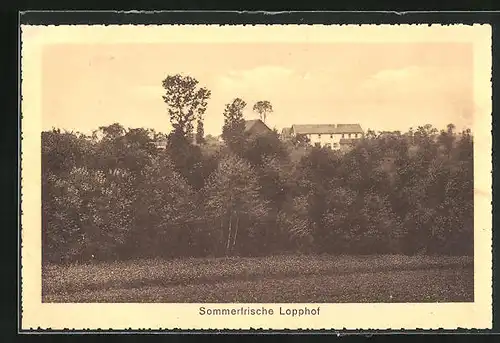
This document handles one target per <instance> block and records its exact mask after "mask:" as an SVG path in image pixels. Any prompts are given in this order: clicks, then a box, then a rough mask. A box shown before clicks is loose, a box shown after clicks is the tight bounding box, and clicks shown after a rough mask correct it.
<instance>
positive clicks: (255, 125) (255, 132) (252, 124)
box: [245, 119, 273, 136]
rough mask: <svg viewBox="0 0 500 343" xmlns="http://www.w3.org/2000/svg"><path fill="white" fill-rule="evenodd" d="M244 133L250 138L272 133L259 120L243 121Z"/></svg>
mask: <svg viewBox="0 0 500 343" xmlns="http://www.w3.org/2000/svg"><path fill="white" fill-rule="evenodd" d="M245 133H246V134H248V135H250V136H260V135H266V134H270V133H273V130H271V129H270V128H269V127H268V126H267V125H266V124H264V122H263V121H262V120H260V119H252V120H245Z"/></svg>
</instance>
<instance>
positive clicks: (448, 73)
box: [22, 25, 491, 324]
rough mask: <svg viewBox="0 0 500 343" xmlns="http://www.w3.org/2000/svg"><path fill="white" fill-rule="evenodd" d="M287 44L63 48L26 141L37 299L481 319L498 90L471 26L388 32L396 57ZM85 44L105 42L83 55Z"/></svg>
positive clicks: (45, 73) (360, 48) (49, 70)
mask: <svg viewBox="0 0 500 343" xmlns="http://www.w3.org/2000/svg"><path fill="white" fill-rule="evenodd" d="M294 27H295V29H296V30H297V31H296V32H297V33H298V34H297V36H296V39H295V40H293V37H289V34H290V32H291V31H287V30H286V29H283V30H282V31H281V32H280V31H279V30H277V28H278V27H274V28H271V27H269V29H268V30H269V34H268V35H269V36H270V37H275V38H276V39H274V40H273V39H264V38H261V37H262V36H263V35H265V32H266V31H265V29H266V28H265V27H261V28H260V30H257V29H256V28H251V27H248V28H245V27H240V29H239V31H238V30H237V27H235V28H233V30H234V31H235V34H234V35H233V36H228V37H232V38H227V39H224V33H223V32H222V30H224V29H225V30H226V31H225V32H229V29H230V28H227V27H226V28H222V27H221V28H216V27H212V28H209V27H205V28H204V29H205V30H206V31H207V32H208V31H210V29H211V30H212V31H210V33H211V34H212V36H210V35H208V34H207V37H208V36H210V37H217V39H213V41H210V40H209V39H207V40H203V39H201V38H199V39H189V37H195V34H194V32H195V31H196V30H195V28H193V31H192V32H191V33H192V34H191V35H190V32H189V30H188V29H187V28H186V29H185V30H186V35H185V37H187V38H186V39H185V40H183V39H182V38H180V37H181V36H180V35H176V32H177V33H178V32H180V31H181V30H182V27H177V28H170V30H171V31H169V29H166V28H163V29H164V31H163V32H165V34H164V35H163V41H162V40H161V39H157V40H152V41H151V42H148V41H145V40H142V41H141V40H140V39H132V38H131V37H130V33H131V32H133V30H134V29H133V26H129V27H128V28H126V27H125V26H124V27H123V28H120V26H115V27H113V26H110V27H100V30H97V29H96V30H95V31H86V32H84V30H83V28H85V27H84V26H81V27H78V26H74V27H73V28H70V27H66V29H65V28H64V26H61V27H55V28H54V27H53V28H52V31H53V32H56V31H58V32H59V33H60V34H61V35H60V36H58V37H59V38H57V39H53V41H50V40H49V41H48V42H46V43H44V44H40V43H39V44H38V54H37V55H36V56H37V61H36V63H37V65H36V68H38V69H39V71H38V74H39V77H38V84H36V87H38V88H37V89H38V91H37V92H38V93H37V95H36V99H35V97H34V96H33V97H31V98H29V96H28V97H23V101H28V100H29V101H33V102H36V103H37V105H36V106H37V113H39V117H38V119H36V120H33V122H36V125H38V127H37V126H33V129H32V130H31V131H28V132H26V129H25V133H24V139H26V136H29V135H31V136H32V138H31V139H32V140H36V139H38V142H36V143H34V144H38V147H37V148H34V151H31V152H30V153H29V154H31V155H35V154H37V153H38V154H39V156H37V157H36V160H34V161H35V163H34V164H36V163H39V165H40V169H36V168H38V167H36V168H35V169H33V172H34V171H36V172H37V173H39V174H38V175H37V176H36V178H34V179H33V184H36V183H37V182H38V191H36V192H38V193H36V192H34V193H32V194H33V195H31V196H32V197H37V196H38V197H39V199H38V200H37V201H38V204H39V208H38V209H36V211H38V213H39V214H37V215H36V216H34V217H32V218H38V219H37V220H39V223H38V228H36V227H33V228H31V227H30V228H29V229H28V228H26V227H25V226H23V231H25V230H29V234H30V235H33V236H36V235H38V236H37V237H36V238H35V239H36V240H35V241H33V242H38V243H34V244H38V248H37V249H38V250H27V249H28V248H27V247H26V245H24V244H23V249H24V251H23V268H24V263H25V262H24V261H26V258H27V257H26V256H27V255H31V254H33V255H36V254H37V251H39V256H37V257H36V258H35V259H36V260H35V264H39V265H37V266H35V267H33V268H38V269H36V270H38V272H39V273H40V276H39V277H38V278H39V280H38V281H37V282H36V285H38V286H37V287H40V289H39V290H38V291H37V292H38V293H36V294H40V299H39V300H37V301H39V302H40V303H41V304H42V305H43V304H51V305H53V304H88V305H90V304H96V303H107V304H117V303H122V304H133V303H142V304H144V303H160V304H198V305H199V306H198V305H197V307H196V308H195V309H193V310H192V311H191V312H192V314H191V315H192V316H195V317H194V318H196V317H198V318H203V317H206V316H212V317H213V316H217V315H218V316H220V315H240V316H245V315H262V316H265V315H269V313H268V312H269V311H271V313H270V314H271V315H273V311H274V315H279V316H284V317H301V316H308V317H310V319H309V320H313V319H314V317H315V316H316V317H319V316H321V314H322V311H323V312H324V313H326V312H325V311H326V310H325V308H324V307H322V305H325V304H377V303H380V304H388V305H389V304H411V303H419V304H422V303H423V304H434V305H437V304H441V303H442V304H453V303H456V304H457V305H458V304H466V303H469V304H471V305H473V304H474V302H475V301H477V299H478V296H479V297H480V296H481V295H478V294H479V293H478V292H481V290H482V289H484V288H481V289H478V288H477V285H478V283H477V280H476V282H475V275H476V277H477V275H479V274H478V273H483V274H481V275H486V281H488V282H490V281H491V276H489V277H488V275H490V274H484V273H485V271H484V266H486V267H488V266H490V267H489V268H490V270H486V273H491V261H488V263H489V264H485V265H483V269H482V270H479V271H478V270H477V268H478V265H479V264H483V262H481V261H482V260H481V261H478V260H477V259H478V256H480V258H486V259H488V258H489V259H491V241H488V237H490V236H484V235H483V236H482V237H483V238H482V241H481V242H480V241H478V236H477V235H475V232H476V233H477V231H478V229H482V230H483V231H485V232H486V231H488V234H490V235H491V219H490V218H491V212H490V211H491V207H482V210H479V209H478V205H477V202H476V201H477V197H478V196H481V197H483V198H481V199H482V200H481V201H482V203H483V204H484V203H488V204H489V202H490V201H491V185H490V183H489V182H491V181H490V180H488V178H490V179H491V155H490V153H491V146H490V145H488V144H491V143H490V140H491V137H490V136H491V133H490V131H489V130H490V129H491V128H490V125H491V117H490V112H488V111H490V108H488V106H491V105H490V104H489V101H490V96H489V95H488V94H486V93H481V92H482V90H484V89H486V90H487V91H490V88H491V85H490V84H489V75H490V70H489V69H488V68H486V70H485V71H484V72H483V74H480V72H478V70H477V69H475V68H477V65H478V62H477V58H478V57H477V56H478V55H477V54H478V52H477V51H478V50H477V47H476V45H475V44H474V43H475V41H474V40H473V39H470V40H469V41H467V39H457V38H456V37H457V36H460V34H457V32H461V31H460V28H461V26H455V27H449V28H444V27H440V26H437V27H436V26H433V27H419V26H414V27H413V28H410V27H409V26H408V27H406V28H405V27H404V26H401V27H400V28H398V27H390V26H389V27H386V29H387V37H388V38H387V39H386V40H385V41H384V40H383V38H381V37H384V34H382V33H381V30H382V29H381V28H380V27H375V26H369V25H364V26H359V27H358V28H352V27H340V26H338V27H337V28H336V31H335V32H336V37H340V36H342V35H343V37H344V39H339V40H336V41H335V40H328V39H323V40H322V39H313V38H311V37H312V35H313V34H312V32H313V31H312V30H313V29H314V26H312V27H310V28H303V27H300V26H294ZM89 28H91V27H90V26H89ZM362 28H364V30H365V31H363V32H367V33H368V34H367V35H364V34H361V31H360V30H361V29H362ZM25 29H26V30H25V31H24V32H23V34H24V37H23V39H24V40H26V41H29V39H32V40H34V39H35V37H36V38H38V39H39V38H40V37H41V36H43V30H42V31H36V30H35V27H26V28H25ZM78 29H82V31H81V35H80V38H82V37H87V38H88V37H95V39H87V40H84V39H78V38H75V39H73V40H72V41H70V40H69V39H70V38H69V37H78V35H77V34H75V33H77V32H78V31H77V30H78ZM196 29H197V30H198V31H196V32H200V31H201V30H203V27H196ZM273 29H274V30H273ZM419 29H420V31H419ZM455 29H456V30H455ZM476 29H477V27H476ZM23 30H24V29H23ZM39 30H40V28H39ZM113 30H114V31H113ZM138 30H139V28H138ZM142 30H144V32H146V30H147V27H143V28H142ZM156 30H157V32H158V36H160V30H161V27H157V28H156ZM218 30H219V31H218ZM252 30H253V31H252ZM301 30H302V31H301ZM317 30H318V36H317V37H328V33H324V34H321V32H323V31H324V30H327V28H323V31H322V30H321V28H317ZM349 30H351V31H349ZM405 30H406V31H405ZM461 30H462V31H463V32H472V31H474V28H473V27H465V28H463V27H462V28H461ZM389 31H390V32H389ZM479 31H481V30H479ZM91 32H95V33H91ZM99 32H102V35H101V34H99ZM107 32H109V36H106V33H107ZM138 32H139V31H138ZM155 32H156V31H155ZM169 32H171V33H170V34H169ZM238 32H239V34H238ZM242 32H248V34H247V35H246V36H245V35H242V34H241V33H242ZM252 32H253V33H252ZM301 32H304V34H301ZM349 32H353V33H352V34H350V33H349ZM391 32H392V33H393V34H392V37H397V39H396V38H394V39H392V40H391V39H390V37H391ZM405 32H416V33H417V34H415V35H414V37H416V38H414V39H412V38H411V37H412V35H411V34H408V35H406V34H405ZM481 32H486V34H483V36H485V38H486V41H487V42H488V43H489V36H488V33H489V31H488V30H486V31H485V30H484V29H483V31H481ZM30 33H31V34H30ZM118 33H120V36H119V37H121V38H116V37H118ZM371 33H373V35H372V36H373V37H375V36H377V37H379V39H375V38H374V39H370V38H369V37H370V34H371ZM138 34H139V33H138ZM37 35H38V36H37ZM46 35H47V37H48V36H50V34H48V33H47V34H46ZM72 35H73V36H72ZM238 35H239V36H240V37H242V38H241V39H238V38H237V37H238ZM349 35H351V36H352V37H353V38H352V39H349V37H351V36H349ZM53 36H54V37H55V36H56V35H53ZM139 36H140V34H139ZM285 36H287V37H289V38H288V39H281V41H280V39H279V37H285ZM334 36H335V35H334ZM465 36H467V35H465ZM469 36H471V35H469ZM469 36H467V37H469ZM61 37H62V38H61ZM106 37H111V38H109V39H108V38H106ZM112 37H115V38H114V40H113V38H112ZM142 37H144V35H142ZM165 37H167V38H165ZM168 37H170V38H171V39H168ZM173 37H176V38H175V39H174V38H173ZM245 37H255V39H246V38H245ZM257 37H258V38H257ZM405 37H408V38H405ZM301 38H302V39H301ZM27 49H28V48H27ZM488 49H490V46H488V45H487V46H486V50H484V51H481V53H483V54H486V55H487V54H489V53H490V51H489V50H488ZM30 56H31V57H26V58H28V59H29V58H31V60H32V61H33V63H35V58H34V57H33V56H34V55H30ZM23 57H24V55H23ZM490 63H491V62H490ZM485 66H486V67H487V65H485ZM33 68H34V67H33ZM483 69H484V68H483ZM24 71H25V70H22V72H23V76H22V77H23V80H25V79H30V74H29V73H28V72H27V71H26V75H24ZM478 75H486V76H487V78H486V77H485V78H484V79H482V80H481V82H483V83H484V84H482V85H480V87H482V88H480V89H479V88H478V81H477V77H478ZM32 81H33V82H35V81H36V80H35V79H33V80H32ZM485 82H487V83H485ZM23 89H24V88H23ZM33 89H35V88H33ZM33 92H34V91H33ZM33 92H32V93H30V94H35V93H33ZM478 94H479V97H478ZM481 95H484V96H483V97H481ZM478 98H479V99H483V100H484V99H486V102H483V103H478V100H477V99H478ZM481 101H482V100H481ZM29 106H30V105H27V106H26V107H24V105H23V108H26V109H27V110H29V108H31V107H29ZM33 108H34V107H33ZM33 118H34V117H33ZM23 120H24V121H28V120H32V118H28V117H27V115H26V114H25V115H24V118H23ZM487 130H488V131H487ZM478 137H479V138H478ZM478 144H479V147H478ZM27 149H28V148H27V147H26V146H25V147H24V150H27ZM23 154H24V157H26V154H25V153H24V152H23ZM478 154H479V155H483V156H482V157H481V156H479V155H478ZM31 155H30V156H31ZM478 160H479V161H480V163H483V166H484V163H485V162H484V161H486V164H485V165H486V169H485V168H484V167H483V168H481V169H478V166H477V163H478ZM481 161H482V162H481ZM24 168H26V167H24ZM30 168H31V167H30ZM488 168H489V169H488ZM478 173H479V174H478ZM478 176H480V177H482V178H485V179H486V181H484V182H482V181H478ZM25 179H26V177H25ZM24 182H26V181H24ZM481 182H482V183H481ZM37 194H38V195H37ZM24 196H26V193H24ZM475 199H476V200H475ZM33 204H36V202H34V203H33ZM485 210H486V213H485ZM33 211H35V210H33ZM477 211H482V212H481V213H482V214H483V215H486V217H484V216H483V221H482V222H479V223H482V224H480V225H482V226H480V227H477V225H478V221H477V213H478V212H477ZM23 214H24V215H25V216H27V211H23ZM475 218H476V220H475ZM30 220H31V219H30ZM33 220H34V219H33ZM26 236H27V234H26V232H23V240H25V238H26ZM485 237H486V238H485ZM490 239H491V238H490ZM28 244H30V243H29V242H28ZM479 244H481V245H479ZM478 249H480V250H481V251H482V255H478ZM478 262H480V263H478ZM479 268H481V267H479ZM28 271H29V270H28ZM34 273H35V272H34ZM35 274H36V273H35ZM488 278H489V279H488ZM26 282H28V281H23V283H26ZM489 288H490V290H489V292H491V284H490V286H489ZM485 294H486V293H485ZM486 296H487V294H486ZM487 300H488V299H487ZM489 300H491V299H489ZM262 304H280V305H279V306H277V307H275V308H274V310H273V309H271V310H270V309H269V308H268V307H266V306H264V305H262ZM287 304H289V305H290V306H288V305H287ZM297 304H300V306H298V305H297ZM179 306H180V305H179ZM228 306H229V307H228ZM394 315H396V313H394ZM486 315H488V314H486ZM490 315H491V314H490ZM94 316H98V313H97V314H94ZM179 316H180V314H179ZM337 316H340V315H339V314H337ZM324 319H325V320H326V318H324ZM264 320H265V319H264ZM267 320H269V319H267ZM191 324H193V323H191ZM437 324H438V323H437Z"/></svg>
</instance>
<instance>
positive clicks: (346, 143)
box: [282, 124, 364, 150]
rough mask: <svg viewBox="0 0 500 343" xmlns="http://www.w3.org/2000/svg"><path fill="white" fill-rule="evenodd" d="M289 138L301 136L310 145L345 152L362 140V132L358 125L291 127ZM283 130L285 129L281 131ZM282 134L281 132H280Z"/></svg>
mask: <svg viewBox="0 0 500 343" xmlns="http://www.w3.org/2000/svg"><path fill="white" fill-rule="evenodd" d="M286 129H287V131H286V132H288V129H289V130H290V131H289V132H290V136H291V137H293V136H296V135H303V136H306V137H307V138H309V141H310V143H311V144H312V145H314V146H318V147H327V148H331V149H334V150H340V149H342V150H347V149H348V148H350V147H352V146H353V145H354V144H356V142H357V141H358V140H359V139H361V138H363V136H364V132H363V129H362V128H361V125H359V124H315V125H311V124H309V125H292V126H291V127H290V128H286ZM283 130H285V129H283ZM282 133H283V131H282Z"/></svg>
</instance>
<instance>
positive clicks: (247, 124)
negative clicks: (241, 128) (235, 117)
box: [245, 119, 264, 131]
mask: <svg viewBox="0 0 500 343" xmlns="http://www.w3.org/2000/svg"><path fill="white" fill-rule="evenodd" d="M259 121H261V120H260V119H252V120H245V131H248V130H250V129H251V128H252V126H254V125H255V124H257V122H259ZM262 124H264V123H262Z"/></svg>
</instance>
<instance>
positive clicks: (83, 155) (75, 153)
mask: <svg viewBox="0 0 500 343" xmlns="http://www.w3.org/2000/svg"><path fill="white" fill-rule="evenodd" d="M163 87H164V89H165V95H164V101H165V103H166V106H167V110H168V114H169V117H170V121H171V124H172V127H173V129H172V131H171V132H170V133H169V134H168V135H164V134H161V133H159V132H156V131H154V130H151V129H144V128H135V129H126V128H124V127H123V126H122V125H120V124H118V123H115V124H113V125H109V126H105V127H100V128H98V129H97V130H96V131H94V133H93V134H92V135H84V134H80V133H74V132H64V131H61V130H59V129H53V130H51V131H45V132H43V133H42V221H43V222H42V253H43V261H44V262H52V263H63V262H72V261H81V262H83V261H90V260H112V259H130V258H141V257H165V258H176V257H187V256H196V257H202V256H234V255H238V256H260V255H270V254H280V253H315V254H318V253H327V254H356V255H360V254H457V255H467V254H468V255H471V254H473V137H472V134H471V132H470V130H464V131H462V132H456V129H455V126H454V125H453V124H450V125H448V126H447V127H446V128H444V129H442V130H440V131H439V130H437V129H436V128H434V127H432V126H431V125H423V126H420V127H418V128H417V129H415V130H413V129H410V130H408V132H405V133H401V132H390V133H387V132H385V133H376V132H373V131H371V130H369V131H368V132H367V133H366V135H365V137H364V138H363V139H362V140H360V141H359V143H358V144H357V145H355V146H354V147H353V148H352V150H350V151H348V152H346V153H341V152H338V151H334V150H330V149H328V148H318V147H312V146H310V145H309V144H307V142H305V141H304V140H303V139H300V138H299V139H293V140H288V141H284V140H281V139H280V137H279V135H278V134H277V132H275V131H274V132H272V133H269V134H265V135H257V136H250V135H248V134H246V133H245V130H244V128H245V122H244V118H243V110H244V109H245V108H246V106H247V103H246V102H245V101H244V100H243V99H240V98H236V99H234V101H232V102H231V103H229V104H227V105H226V107H225V110H224V113H223V115H224V126H223V128H222V138H223V143H221V142H219V140H218V139H216V138H214V137H211V136H205V134H204V130H203V120H204V113H205V111H206V107H207V104H208V101H209V99H210V96H211V93H210V91H209V90H207V89H206V88H203V87H200V86H199V84H198V81H197V80H196V79H194V78H192V77H189V76H181V75H174V76H168V77H167V78H166V79H165V80H164V81H163ZM253 108H254V110H255V111H256V112H258V113H259V114H260V115H261V117H262V118H263V119H264V118H265V117H266V116H267V115H269V114H270V113H272V106H271V104H270V103H269V102H268V101H260V102H258V103H256V104H255V105H254V107H253ZM160 140H166V141H167V142H168V144H167V146H166V148H165V149H158V148H157V147H156V145H155V143H156V142H158V141H160Z"/></svg>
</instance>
